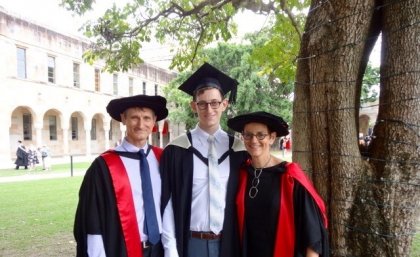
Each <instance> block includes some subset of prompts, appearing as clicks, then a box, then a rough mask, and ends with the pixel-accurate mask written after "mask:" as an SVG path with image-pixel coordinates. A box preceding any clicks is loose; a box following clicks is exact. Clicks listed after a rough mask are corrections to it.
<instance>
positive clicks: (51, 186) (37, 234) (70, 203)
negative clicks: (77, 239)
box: [0, 176, 82, 257]
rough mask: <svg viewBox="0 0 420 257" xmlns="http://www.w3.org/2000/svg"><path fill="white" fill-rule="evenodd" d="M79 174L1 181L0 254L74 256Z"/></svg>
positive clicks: (12, 256) (13, 256)
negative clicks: (66, 176)
mask: <svg viewBox="0 0 420 257" xmlns="http://www.w3.org/2000/svg"><path fill="white" fill-rule="evenodd" d="M81 181H82V177H81V176H78V177H69V178H63V179H45V180H37V181H26V182H14V183H3V184H0V202H1V206H0V256H9V257H15V256H16V257H17V256H75V243H74V241H73V235H72V229H73V221H74V213H75V209H76V204H77V194H78V190H79V187H80V183H81Z"/></svg>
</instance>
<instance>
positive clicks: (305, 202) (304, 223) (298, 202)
mask: <svg viewBox="0 0 420 257" xmlns="http://www.w3.org/2000/svg"><path fill="white" fill-rule="evenodd" d="M293 194H294V195H293V197H294V208H295V227H296V230H295V231H296V248H295V249H296V251H295V257H304V256H306V249H307V248H308V247H310V248H312V249H313V250H314V251H315V252H317V253H319V255H320V256H322V257H328V256H329V245H328V234H327V230H326V229H325V227H324V225H323V224H322V217H321V214H320V211H319V209H318V206H317V205H316V204H315V201H314V200H313V198H312V197H311V195H310V194H309V192H308V191H307V190H306V189H305V187H303V186H302V185H301V184H300V183H299V182H297V181H295V187H294V192H293Z"/></svg>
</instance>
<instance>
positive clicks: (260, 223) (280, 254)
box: [228, 112, 329, 257]
mask: <svg viewBox="0 0 420 257" xmlns="http://www.w3.org/2000/svg"><path fill="white" fill-rule="evenodd" d="M228 126H229V127H230V128H231V129H233V130H235V131H237V132H240V133H241V134H242V138H243V141H244V144H245V147H246V149H247V151H248V153H249V156H250V158H249V159H248V160H247V161H246V162H245V163H244V164H243V165H242V167H241V169H240V181H239V190H238V193H237V197H236V204H237V210H238V221H239V231H240V237H241V244H242V245H241V249H242V253H241V256H243V257H316V256H322V257H326V256H329V245H328V234H327V224H328V221H327V217H326V210H325V205H324V202H323V200H322V199H321V197H320V196H319V195H318V193H317V192H316V190H315V188H314V187H313V185H312V183H311V182H310V180H309V179H308V178H307V177H306V175H305V173H304V172H303V171H302V169H301V168H300V167H299V165H298V164H297V163H293V162H286V161H283V160H281V159H279V158H277V157H275V156H274V155H272V154H271V153H270V148H271V145H272V144H273V143H274V141H275V139H276V137H282V136H286V135H287V134H288V133H289V132H288V125H287V123H286V122H285V121H284V120H283V119H282V118H281V117H278V116H276V115H273V114H271V113H267V112H254V113H249V114H244V115H240V116H236V117H234V118H232V119H229V120H228Z"/></svg>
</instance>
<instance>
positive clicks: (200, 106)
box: [195, 101, 222, 110]
mask: <svg viewBox="0 0 420 257" xmlns="http://www.w3.org/2000/svg"><path fill="white" fill-rule="evenodd" d="M195 103H196V104H197V106H198V109H200V110H206V109H207V106H208V105H210V107H211V108H212V109H217V108H219V106H220V104H221V103H222V102H221V101H220V102H219V101H211V102H205V101H200V102H195Z"/></svg>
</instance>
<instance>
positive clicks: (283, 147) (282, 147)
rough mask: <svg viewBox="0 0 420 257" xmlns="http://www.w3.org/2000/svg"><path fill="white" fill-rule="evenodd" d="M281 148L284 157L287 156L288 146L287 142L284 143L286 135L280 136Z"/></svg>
mask: <svg viewBox="0 0 420 257" xmlns="http://www.w3.org/2000/svg"><path fill="white" fill-rule="evenodd" d="M279 149H280V152H281V153H282V154H283V157H284V156H285V151H286V147H285V143H284V137H281V138H280V141H279Z"/></svg>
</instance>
